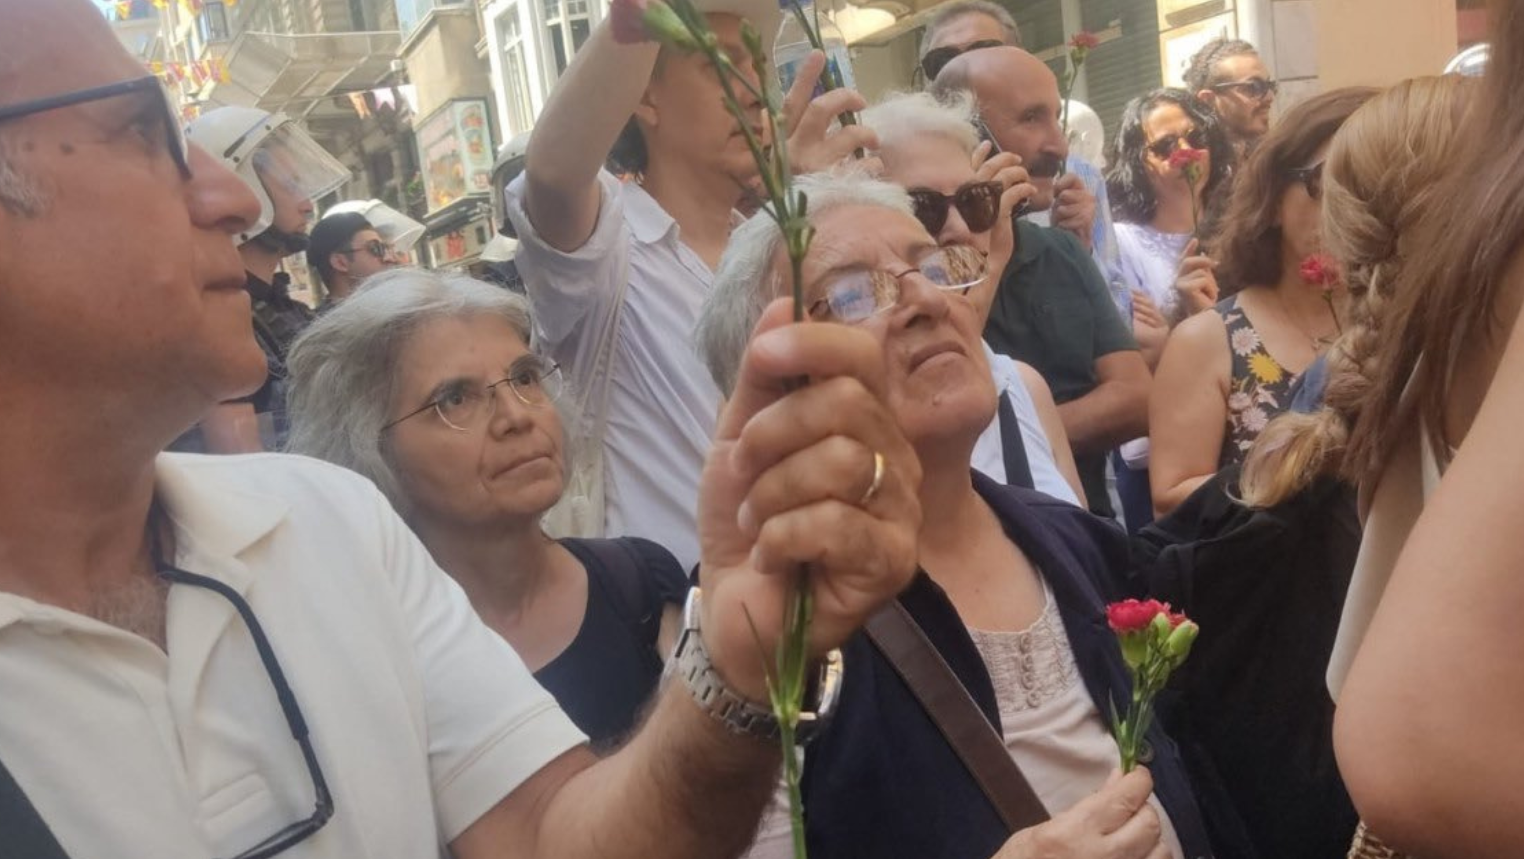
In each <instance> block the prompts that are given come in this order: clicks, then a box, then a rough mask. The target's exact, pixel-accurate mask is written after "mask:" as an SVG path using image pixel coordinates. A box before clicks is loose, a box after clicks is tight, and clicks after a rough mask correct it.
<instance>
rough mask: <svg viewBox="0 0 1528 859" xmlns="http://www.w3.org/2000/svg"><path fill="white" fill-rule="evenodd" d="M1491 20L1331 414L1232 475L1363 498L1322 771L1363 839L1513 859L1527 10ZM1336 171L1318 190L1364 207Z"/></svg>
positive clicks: (1274, 441)
mask: <svg viewBox="0 0 1528 859" xmlns="http://www.w3.org/2000/svg"><path fill="white" fill-rule="evenodd" d="M1498 6H1499V8H1498V10H1497V12H1498V21H1497V23H1496V26H1494V27H1493V28H1492V30H1491V32H1493V33H1496V34H1497V37H1496V41H1495V44H1493V46H1492V51H1491V63H1490V66H1489V68H1488V70H1487V73H1486V81H1485V84H1484V86H1483V87H1482V88H1481V89H1480V91H1479V92H1477V93H1474V94H1473V95H1472V96H1471V100H1472V103H1471V107H1470V114H1469V116H1468V117H1467V118H1466V120H1465V121H1464V122H1463V123H1462V124H1461V130H1460V133H1459V134H1458V137H1457V140H1456V143H1457V145H1455V146H1452V147H1450V148H1449V149H1448V150H1447V158H1448V161H1449V169H1448V170H1447V171H1445V172H1444V173H1443V174H1442V175H1441V176H1440V177H1439V178H1438V179H1437V180H1436V181H1434V182H1432V183H1431V185H1430V187H1428V188H1426V189H1424V190H1423V191H1422V193H1420V194H1418V195H1417V196H1418V198H1419V199H1416V200H1415V201H1414V202H1409V203H1408V206H1407V210H1408V211H1409V212H1412V213H1415V214H1416V215H1417V217H1416V219H1415V221H1414V222H1408V223H1403V224H1399V225H1398V227H1399V229H1397V230H1396V232H1395V233H1394V235H1393V237H1392V238H1393V243H1394V247H1395V248H1396V253H1397V255H1399V256H1400V257H1401V258H1402V259H1403V260H1404V265H1401V266H1398V267H1396V269H1395V271H1394V272H1393V274H1394V277H1395V280H1394V282H1393V287H1392V288H1391V289H1390V290H1389V294H1388V295H1387V294H1386V289H1385V283H1384V282H1383V281H1382V280H1381V279H1380V278H1379V277H1376V278H1374V282H1373V284H1372V286H1371V288H1370V291H1369V292H1368V294H1366V295H1364V296H1363V297H1362V299H1361V300H1358V301H1355V302H1354V305H1355V308H1357V307H1359V306H1360V305H1361V306H1362V308H1363V310H1362V311H1360V312H1359V313H1358V315H1357V317H1356V318H1355V319H1354V320H1353V327H1354V329H1355V330H1353V331H1352V332H1350V333H1349V334H1348V335H1347V336H1346V337H1345V338H1344V340H1345V343H1344V347H1345V351H1346V354H1345V355H1344V356H1343V358H1342V360H1341V362H1340V365H1334V366H1333V368H1332V378H1331V382H1330V385H1329V388H1328V395H1327V403H1328V408H1329V412H1328V413H1326V414H1324V415H1323V416H1322V417H1321V418H1319V419H1318V420H1316V421H1312V422H1310V423H1308V424H1307V425H1306V427H1305V429H1304V431H1302V432H1286V431H1285V430H1277V431H1276V432H1277V434H1275V435H1268V436H1266V438H1265V439H1263V440H1260V443H1259V445H1258V448H1257V449H1255V450H1254V452H1253V454H1252V455H1251V456H1249V458H1248V461H1247V463H1246V471H1245V478H1244V480H1245V483H1246V486H1245V487H1244V490H1245V493H1246V495H1247V497H1248V498H1249V500H1252V501H1254V502H1256V503H1270V502H1273V501H1277V500H1278V499H1279V498H1280V497H1282V496H1283V495H1285V494H1287V493H1289V492H1291V491H1293V490H1294V489H1295V488H1297V487H1298V486H1299V485H1300V484H1301V483H1302V482H1303V481H1304V480H1305V479H1307V478H1308V476H1309V475H1311V474H1317V473H1320V472H1322V471H1325V470H1333V469H1339V468H1340V470H1341V471H1342V473H1344V474H1345V475H1347V476H1348V477H1349V478H1350V479H1353V480H1355V481H1356V482H1357V483H1358V486H1359V489H1360V496H1359V497H1360V507H1361V509H1362V511H1363V513H1364V515H1365V530H1364V544H1363V546H1362V548H1361V550H1360V554H1359V560H1358V564H1357V568H1356V569H1355V571H1354V574H1353V582H1352V584H1351V586H1350V588H1349V591H1348V597H1347V604H1346V606H1345V607H1344V611H1343V618H1342V625H1341V627H1340V629H1339V631H1338V636H1337V642H1336V646H1335V649H1334V652H1333V657H1332V665H1331V669H1330V672H1329V675H1328V680H1329V683H1330V686H1331V689H1332V692H1333V694H1334V696H1336V700H1337V716H1336V723H1335V726H1334V741H1335V745H1336V751H1337V760H1338V763H1339V765H1340V767H1341V769H1342V774H1343V778H1344V780H1345V781H1346V782H1347V785H1348V789H1349V791H1350V792H1351V794H1352V798H1353V801H1354V804H1355V805H1356V806H1357V808H1358V811H1359V813H1360V814H1361V815H1362V817H1363V818H1364V820H1365V821H1366V822H1367V824H1368V825H1369V826H1370V827H1372V828H1373V831H1374V832H1376V833H1379V834H1380V835H1382V836H1383V837H1384V839H1385V840H1386V841H1388V842H1390V844H1391V846H1393V847H1395V848H1398V849H1400V850H1403V851H1406V852H1409V853H1413V854H1415V855H1418V856H1443V855H1447V856H1471V857H1496V856H1521V855H1522V854H1523V838H1522V831H1523V830H1522V824H1523V817H1522V814H1523V790H1522V785H1523V768H1522V761H1523V731H1522V725H1523V710H1522V701H1523V661H1522V650H1521V647H1522V641H1523V613H1522V604H1523V554H1522V546H1523V530H1522V523H1523V482H1522V477H1523V422H1522V421H1523V374H1522V373H1523V365H1522V348H1523V320H1522V288H1523V233H1522V222H1523V113H1522V106H1523V43H1522V32H1523V29H1522V28H1523V8H1522V4H1521V3H1511V2H1507V3H1500V4H1498ZM1358 127H1359V126H1355V129H1357V128H1358ZM1344 132H1345V133H1344V134H1343V135H1342V136H1343V137H1344V138H1345V139H1351V137H1350V134H1349V133H1348V130H1347V129H1344ZM1353 133H1355V134H1356V133H1357V132H1356V130H1355V132H1353ZM1345 148H1346V147H1345ZM1335 149H1336V147H1334V150H1335ZM1334 154H1335V153H1334ZM1411 157H1412V155H1411V153H1409V152H1408V153H1405V158H1406V159H1410V158H1411ZM1348 163H1350V164H1351V165H1352V166H1351V167H1350V168H1344V169H1343V170H1340V171H1339V170H1338V169H1337V166H1336V165H1335V164H1334V165H1333V166H1332V168H1331V170H1330V172H1329V173H1328V176H1329V177H1330V179H1329V182H1330V185H1331V186H1338V185H1339V184H1340V185H1341V186H1342V187H1344V188H1346V189H1347V190H1348V191H1351V192H1352V195H1353V197H1354V198H1355V199H1363V198H1364V197H1366V196H1367V189H1364V188H1362V187H1361V186H1358V185H1356V184H1351V183H1354V182H1355V181H1356V180H1357V178H1358V177H1357V176H1356V168H1357V166H1358V161H1357V160H1356V159H1354V160H1352V161H1350V162H1348ZM1380 163H1381V164H1386V165H1387V166H1389V167H1391V168H1393V167H1395V166H1396V165H1397V164H1398V163H1402V162H1400V161H1397V160H1396V159H1394V158H1392V159H1390V160H1389V161H1388V162H1386V161H1381V162H1380ZM1346 199H1347V197H1346V196H1343V195H1338V194H1329V196H1328V197H1327V221H1328V225H1329V228H1330V229H1329V234H1330V240H1331V241H1332V244H1333V245H1334V248H1333V249H1334V250H1336V251H1337V252H1338V253H1339V254H1342V253H1344V252H1346V253H1348V254H1352V253H1353V252H1354V251H1355V250H1360V249H1364V248H1366V247H1368V245H1367V243H1366V242H1362V243H1355V244H1354V245H1353V246H1351V247H1347V248H1345V247H1344V246H1342V245H1341V241H1340V237H1341V236H1344V235H1349V233H1347V232H1345V230H1347V229H1352V230H1353V231H1352V232H1351V235H1352V236H1353V238H1354V240H1355V242H1358V240H1359V239H1368V238H1372V237H1373V236H1372V235H1369V231H1368V227H1369V226H1371V223H1370V222H1369V221H1366V220H1364V219H1362V218H1358V219H1356V220H1350V219H1349V218H1348V217H1347V216H1348V215H1349V214H1351V213H1352V212H1353V211H1354V208H1356V207H1349V206H1345V205H1344V204H1343V201H1344V200H1346ZM1353 228H1356V229H1353ZM1349 264H1350V265H1351V262H1350V263H1349ZM1350 274H1351V269H1350ZM1365 314H1367V315H1365ZM1418 356H1420V358H1419V357H1418Z"/></svg>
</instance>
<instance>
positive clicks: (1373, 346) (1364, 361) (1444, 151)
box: [1241, 75, 1473, 507]
mask: <svg viewBox="0 0 1528 859" xmlns="http://www.w3.org/2000/svg"><path fill="white" fill-rule="evenodd" d="M1472 85H1473V82H1471V81H1469V80H1468V79H1466V78H1462V77H1459V76H1457V75H1446V76H1442V77H1424V78H1413V79H1411V80H1408V81H1403V82H1402V83H1400V84H1397V85H1396V86H1394V87H1392V88H1390V89H1389V90H1386V91H1385V92H1384V93H1382V94H1380V95H1379V96H1376V97H1375V98H1373V99H1372V100H1370V101H1369V102H1368V103H1367V104H1365V105H1364V106H1363V107H1361V108H1359V109H1358V110H1357V111H1356V112H1354V113H1353V115H1352V117H1350V118H1349V119H1348V121H1347V122H1346V123H1344V125H1343V126H1342V128H1341V129H1340V130H1339V131H1338V132H1337V134H1336V135H1335V136H1334V137H1333V138H1332V143H1331V147H1330V148H1329V149H1328V150H1327V158H1326V168H1325V172H1324V175H1323V186H1322V201H1321V203H1322V221H1323V235H1322V240H1323V243H1324V245H1325V246H1326V248H1327V250H1328V251H1330V252H1331V253H1332V255H1333V256H1334V257H1335V258H1336V259H1337V260H1338V263H1339V266H1340V269H1341V275H1342V283H1341V286H1343V287H1345V288H1346V289H1347V292H1348V297H1349V301H1348V310H1347V317H1348V318H1347V319H1346V321H1345V324H1344V327H1343V331H1342V334H1341V335H1340V336H1339V337H1338V338H1337V340H1336V342H1335V343H1333V344H1332V347H1331V349H1330V350H1329V351H1328V352H1327V362H1328V381H1327V387H1326V392H1325V397H1324V403H1323V408H1322V409H1321V410H1320V411H1318V412H1316V413H1314V414H1285V415H1281V416H1280V417H1278V418H1277V419H1275V420H1274V421H1273V422H1272V423H1270V424H1269V425H1268V428H1267V429H1265V430H1264V431H1263V433H1262V434H1261V435H1260V436H1258V439H1257V441H1256V442H1255V443H1254V444H1253V446H1252V449H1251V450H1250V451H1248V453H1247V458H1246V460H1245V462H1244V463H1243V465H1242V478H1241V488H1242V498H1243V500H1245V501H1246V503H1247V504H1249V505H1251V506H1253V507H1271V506H1273V505H1276V504H1278V503H1280V502H1281V501H1284V500H1286V499H1288V498H1289V497H1291V496H1293V495H1294V494H1296V493H1297V492H1299V491H1300V490H1302V489H1304V488H1305V487H1307V486H1309V485H1311V484H1312V483H1314V482H1315V481H1316V480H1317V479H1318V478H1321V477H1324V476H1330V475H1337V474H1338V473H1339V472H1340V471H1342V466H1343V464H1344V460H1345V458H1346V456H1347V453H1348V447H1349V441H1350V436H1351V433H1352V431H1353V427H1354V425H1355V423H1356V422H1357V420H1358V417H1359V414H1360V412H1361V407H1362V405H1363V404H1364V402H1365V401H1366V400H1367V397H1368V395H1369V392H1370V391H1371V389H1372V388H1373V386H1374V382H1375V380H1376V379H1377V377H1378V375H1379V372H1380V370H1381V367H1380V366H1379V364H1380V360H1381V356H1380V349H1379V346H1380V343H1381V342H1382V340H1383V339H1384V336H1385V334H1386V328H1387V319H1388V317H1390V316H1393V313H1391V312H1390V310H1391V306H1392V305H1393V303H1394V299H1395V298H1396V286H1397V284H1398V283H1399V282H1400V281H1401V279H1402V278H1401V275H1402V272H1403V270H1404V269H1405V267H1406V266H1407V265H1410V264H1414V263H1415V261H1414V260H1413V259H1411V258H1410V257H1409V255H1410V254H1414V253H1417V252H1419V251H1420V252H1426V251H1428V250H1429V249H1428V248H1426V247H1420V248H1419V247H1417V246H1416V245H1417V239H1418V229H1417V227H1418V225H1419V224H1421V223H1423V222H1424V220H1425V218H1426V216H1427V215H1428V213H1429V209H1430V205H1429V199H1428V195H1426V194H1423V193H1421V192H1422V191H1423V190H1424V189H1427V188H1430V187H1434V186H1436V184H1437V183H1438V182H1439V180H1440V179H1442V178H1443V176H1444V175H1445V173H1446V171H1447V169H1448V168H1449V167H1450V166H1451V165H1452V160H1453V159H1454V157H1455V153H1456V151H1457V146H1458V142H1459V139H1460V135H1459V128H1460V125H1461V122H1460V120H1461V119H1462V118H1463V114H1464V110H1465V108H1466V106H1467V104H1468V100H1467V99H1466V98H1465V97H1464V95H1465V94H1466V93H1467V92H1468V91H1469V88H1470V87H1471V86H1472ZM1346 476H1349V477H1353V476H1355V475H1351V474H1349V475H1346Z"/></svg>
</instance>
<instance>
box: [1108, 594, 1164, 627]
mask: <svg viewBox="0 0 1528 859" xmlns="http://www.w3.org/2000/svg"><path fill="white" fill-rule="evenodd" d="M1105 611H1106V612H1107V614H1108V616H1109V628H1110V629H1112V630H1114V631H1115V632H1117V633H1118V632H1140V631H1141V630H1143V629H1145V628H1147V627H1148V626H1151V622H1152V620H1154V619H1155V618H1156V616H1157V615H1159V614H1166V615H1171V614H1172V607H1171V606H1169V605H1167V604H1166V603H1161V602H1157V601H1156V600H1121V601H1120V602H1116V603H1110V604H1109V606H1108V607H1107V608H1106V609H1105Z"/></svg>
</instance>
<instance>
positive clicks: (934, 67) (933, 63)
mask: <svg viewBox="0 0 1528 859" xmlns="http://www.w3.org/2000/svg"><path fill="white" fill-rule="evenodd" d="M1001 47H1003V43H1002V42H1000V41H998V40H997V39H982V40H981V41H979V42H972V43H971V44H969V45H966V46H965V47H963V48H960V47H956V46H954V45H946V46H945V47H943V48H935V49H933V50H932V51H929V52H928V53H926V54H924V55H923V59H922V61H921V62H920V63H919V65H921V66H922V67H923V76H924V77H925V78H927V79H928V80H933V79H935V78H937V77H939V72H940V71H941V70H943V69H944V67H945V66H947V65H949V64H950V60H953V59H955V58H956V57H958V56H960V55H961V54H964V53H965V52H967V51H975V50H979V49H981V48H1001Z"/></svg>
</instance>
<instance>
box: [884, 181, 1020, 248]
mask: <svg viewBox="0 0 1528 859" xmlns="http://www.w3.org/2000/svg"><path fill="white" fill-rule="evenodd" d="M907 196H909V197H911V198H912V201H913V215H914V217H916V218H917V219H918V223H920V224H922V225H923V228H924V229H925V230H928V234H929V235H930V236H933V237H934V238H938V237H939V233H940V231H941V230H943V229H944V225H945V223H946V222H947V221H949V219H950V209H951V208H954V209H955V210H956V211H957V212H960V217H961V219H962V220H964V221H965V222H966V226H967V227H968V228H970V230H971V232H973V233H985V232H986V231H988V230H990V229H992V225H993V224H995V223H997V214H998V208H999V205H998V204H999V202H1000V201H1001V199H1002V196H1003V185H1002V183H1000V182H970V183H967V184H965V185H961V186H960V187H959V188H956V189H955V193H953V194H941V193H939V192H938V191H930V190H928V189H926V188H920V189H914V190H910V191H908V192H907Z"/></svg>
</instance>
